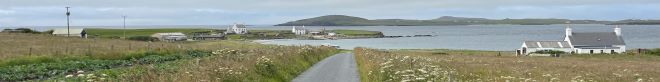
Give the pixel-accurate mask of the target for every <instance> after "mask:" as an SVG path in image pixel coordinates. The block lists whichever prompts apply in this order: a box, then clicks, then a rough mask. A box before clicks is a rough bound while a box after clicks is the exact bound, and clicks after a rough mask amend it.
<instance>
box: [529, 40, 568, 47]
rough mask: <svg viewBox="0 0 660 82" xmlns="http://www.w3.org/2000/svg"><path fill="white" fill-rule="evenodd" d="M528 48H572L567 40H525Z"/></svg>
mask: <svg viewBox="0 0 660 82" xmlns="http://www.w3.org/2000/svg"><path fill="white" fill-rule="evenodd" d="M525 45H526V46H527V48H571V45H569V44H568V42H566V41H525Z"/></svg>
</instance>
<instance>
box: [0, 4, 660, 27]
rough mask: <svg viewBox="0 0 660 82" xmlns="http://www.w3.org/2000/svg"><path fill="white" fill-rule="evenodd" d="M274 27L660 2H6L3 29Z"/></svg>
mask: <svg viewBox="0 0 660 82" xmlns="http://www.w3.org/2000/svg"><path fill="white" fill-rule="evenodd" d="M65 6H70V7H71V9H70V11H71V13H72V15H71V25H73V26H120V25H122V24H123V23H122V18H121V16H123V15H126V16H127V19H126V24H127V25H229V24H233V23H244V24H250V25H273V24H280V23H284V22H289V21H294V20H299V19H305V18H311V17H318V16H323V15H349V16H356V17H363V18H367V19H421V20H426V19H434V18H438V17H441V16H459V17H479V18H491V19H504V18H564V19H595V20H623V19H660V0H0V27H4V26H65V25H66V15H65V12H66V9H65V8H64V7H65Z"/></svg>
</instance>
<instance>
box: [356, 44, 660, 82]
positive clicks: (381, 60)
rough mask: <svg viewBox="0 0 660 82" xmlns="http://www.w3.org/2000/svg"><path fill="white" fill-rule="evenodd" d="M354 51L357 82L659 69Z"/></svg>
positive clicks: (487, 54) (620, 62)
mask: <svg viewBox="0 0 660 82" xmlns="http://www.w3.org/2000/svg"><path fill="white" fill-rule="evenodd" d="M354 50H355V58H356V61H357V62H358V69H359V73H360V79H361V81H362V82H399V81H406V82H409V81H413V82H427V81H431V82H451V81H456V82H524V81H532V82H533V81H543V82H583V81H587V82H589V81H593V82H600V81H606V82H608V81H612V82H630V81H636V82H655V81H658V80H657V79H658V78H657V77H660V70H656V69H654V68H658V67H660V65H659V64H657V62H660V57H658V56H652V55H626V54H615V55H611V54H608V55H605V54H603V55H566V56H562V57H528V56H522V57H519V56H515V55H513V54H514V53H513V52H494V51H470V50H376V49H367V48H356V49H354ZM438 52H442V53H445V54H437V53H438ZM498 54H503V55H498Z"/></svg>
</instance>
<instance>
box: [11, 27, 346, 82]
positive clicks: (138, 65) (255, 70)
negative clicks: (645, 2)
mask: <svg viewBox="0 0 660 82" xmlns="http://www.w3.org/2000/svg"><path fill="white" fill-rule="evenodd" d="M0 36H7V37H9V38H12V39H10V40H6V39H2V40H0V41H3V42H2V43H1V44H3V45H8V46H10V47H13V48H6V47H2V48H3V49H2V50H0V51H2V52H1V54H2V55H0V56H3V57H2V58H0V59H2V60H0V65H1V66H0V81H25V80H30V81H127V82H132V81H177V82H178V81H289V80H291V79H293V78H294V77H295V76H297V75H298V74H299V73H301V72H303V71H305V70H306V69H307V68H308V67H310V66H311V65H313V64H314V63H316V62H318V61H320V60H321V59H323V58H325V57H328V56H330V55H333V54H335V53H337V52H338V50H336V49H335V48H329V47H315V46H278V45H262V44H254V43H248V42H244V41H198V42H186V43H159V42H138V41H124V40H113V39H79V38H67V37H54V36H49V35H38V34H0ZM42 39H43V40H42ZM49 41H58V42H49ZM17 44H20V45H17ZM125 44H129V45H132V46H125ZM63 46H66V47H67V48H68V49H66V50H68V52H67V53H66V54H65V53H57V54H56V53H54V52H50V51H55V52H58V50H60V49H61V48H62V47H63ZM22 48H32V49H34V50H33V51H31V52H27V51H26V50H22ZM48 49H53V50H48ZM61 50H65V49H61ZM189 50H193V52H194V53H193V52H190V51H189ZM28 53H29V54H30V55H24V54H28Z"/></svg>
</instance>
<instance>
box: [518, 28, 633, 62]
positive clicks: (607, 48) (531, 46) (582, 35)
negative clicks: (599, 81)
mask: <svg viewBox="0 0 660 82" xmlns="http://www.w3.org/2000/svg"><path fill="white" fill-rule="evenodd" d="M565 31H566V32H565V33H566V34H565V36H564V40H563V41H525V42H524V43H523V46H522V47H521V48H520V49H518V50H516V52H517V54H519V55H529V54H530V53H533V52H536V51H541V50H557V51H564V52H567V53H577V54H616V53H624V52H625V51H626V43H625V41H624V40H623V37H622V35H621V28H619V26H616V27H614V32H573V29H572V28H571V27H570V25H567V26H566V30H565ZM566 46H568V47H566ZM569 47H570V50H567V48H569Z"/></svg>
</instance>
